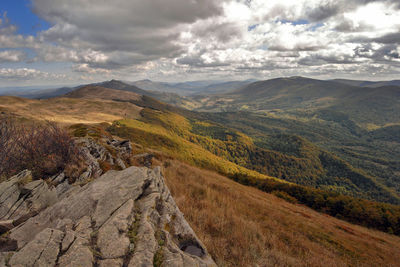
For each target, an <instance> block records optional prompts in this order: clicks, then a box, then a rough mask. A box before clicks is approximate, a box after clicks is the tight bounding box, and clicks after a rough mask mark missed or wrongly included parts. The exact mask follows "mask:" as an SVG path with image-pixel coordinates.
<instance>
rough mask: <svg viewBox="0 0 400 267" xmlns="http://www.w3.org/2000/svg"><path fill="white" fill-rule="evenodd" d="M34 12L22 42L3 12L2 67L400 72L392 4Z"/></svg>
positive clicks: (95, 4) (237, 3)
mask: <svg viewBox="0 0 400 267" xmlns="http://www.w3.org/2000/svg"><path fill="white" fill-rule="evenodd" d="M33 7H34V11H35V12H36V14H37V15H38V16H40V17H41V18H43V19H45V20H47V21H48V22H49V23H50V25H51V27H50V28H49V29H47V30H44V31H41V32H38V33H37V35H36V36H22V35H19V34H17V33H16V27H15V26H14V25H11V24H10V22H9V21H8V19H7V16H6V15H3V16H1V17H0V48H2V49H1V50H0V62H24V63H26V64H28V63H27V61H28V60H30V61H32V62H35V63H44V64H52V63H54V62H58V63H62V62H64V63H65V64H69V68H68V69H69V72H68V75H69V77H70V78H71V79H74V78H76V77H85V78H84V79H86V78H88V79H89V78H90V79H93V78H97V77H98V78H99V79H101V78H104V77H109V76H111V77H112V76H114V77H115V78H122V79H131V77H139V76H140V77H142V76H144V78H145V77H146V76H149V77H153V78H156V79H158V80H159V79H163V78H165V79H181V78H182V77H183V78H187V77H188V76H189V75H190V76H193V77H201V76H203V77H204V78H209V77H210V76H213V77H214V76H221V77H222V76H223V77H228V76H232V78H235V79H237V78H240V76H241V75H249V76H258V77H269V76H274V75H277V76H280V75H292V74H293V75H315V76H318V75H327V74H328V73H331V74H332V75H334V74H341V73H349V74H354V75H355V76H362V75H363V74H362V71H365V74H364V75H365V76H368V73H369V71H373V72H374V73H376V75H382V76H384V75H390V76H393V75H396V74H398V72H399V45H400V44H399V42H400V35H399V32H400V4H399V2H398V0H287V1H282V0H269V1H265V0H221V1H215V0H146V1H143V0H114V1H113V2H112V4H111V3H110V2H109V1H105V0H33ZM21 48H28V49H30V50H32V51H34V56H33V58H32V56H30V57H29V58H27V57H26V55H25V54H24V53H23V52H21V51H25V50H23V49H21ZM378 68H381V70H380V71H378ZM28 69H29V68H28ZM22 77H23V75H22ZM29 77H31V78H32V79H35V77H38V76H35V75H30V76H29ZM49 77H50V76H49ZM171 77H172V78H171ZM76 79H77V78H76ZM79 79H81V78H79ZM82 79H83V78H82Z"/></svg>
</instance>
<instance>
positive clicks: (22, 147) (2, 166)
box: [0, 118, 80, 179]
mask: <svg viewBox="0 0 400 267" xmlns="http://www.w3.org/2000/svg"><path fill="white" fill-rule="evenodd" d="M0 151H1V153H0V176H3V177H9V176H11V175H14V174H16V173H18V172H19V171H21V170H24V169H29V170H31V171H32V175H33V177H34V178H35V179H38V178H47V177H50V176H52V175H54V174H57V173H59V172H61V171H63V170H64V169H65V168H66V166H67V165H80V164H79V161H80V156H79V150H78V148H77V146H76V145H75V143H74V141H73V139H72V138H71V137H70V135H69V134H68V132H67V131H66V130H64V129H63V128H61V127H60V126H58V125H57V124H56V123H53V122H45V123H18V122H17V121H16V120H15V119H11V118H2V119H0Z"/></svg>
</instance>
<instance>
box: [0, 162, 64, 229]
mask: <svg viewBox="0 0 400 267" xmlns="http://www.w3.org/2000/svg"><path fill="white" fill-rule="evenodd" d="M57 200H58V197H57V191H56V189H55V188H54V187H51V186H49V185H48V184H47V183H46V182H45V181H43V180H37V181H32V174H31V172H30V171H27V170H26V171H23V172H21V173H19V174H18V175H15V176H14V177H12V178H11V179H9V180H8V181H6V182H3V183H1V184H0V234H3V233H5V232H7V231H9V230H10V229H12V228H14V227H15V226H17V225H19V224H21V223H23V222H24V221H26V220H28V219H29V218H30V217H32V216H34V215H36V214H38V213H39V212H40V211H42V210H43V209H45V208H47V207H49V206H51V205H53V204H54V203H56V202H57Z"/></svg>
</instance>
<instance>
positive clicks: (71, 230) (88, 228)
mask: <svg viewBox="0 0 400 267" xmlns="http://www.w3.org/2000/svg"><path fill="white" fill-rule="evenodd" d="M26 174H27V172H26V173H25V174H24V175H26ZM21 175H22V174H21ZM18 177H19V176H17V177H13V178H12V179H11V180H10V181H8V182H6V183H3V184H0V197H1V202H0V203H1V212H2V214H3V217H2V218H4V220H3V225H4V227H5V229H7V223H8V222H7V221H9V220H13V219H15V218H16V217H13V216H14V215H12V214H15V212H11V210H14V209H15V210H16V211H18V212H20V211H19V210H20V208H13V207H14V206H16V205H17V204H16V203H19V204H18V205H17V206H18V207H24V208H21V212H20V214H23V213H24V212H25V211H26V210H35V212H36V213H37V215H35V216H33V217H31V218H30V219H28V220H26V221H25V222H23V223H20V224H19V225H18V226H16V227H15V226H14V227H15V228H13V229H11V230H9V231H8V232H7V233H5V234H3V236H2V237H1V239H2V240H1V241H0V248H1V249H0V266H2V263H3V264H5V265H6V266H7V265H9V266H130V267H134V266H215V263H214V262H213V260H212V259H211V257H210V255H209V254H208V253H207V250H206V248H205V247H204V245H203V244H202V243H201V242H200V240H199V239H198V238H197V237H196V235H195V233H194V232H193V230H192V229H191V228H190V226H189V225H188V223H187V222H186V221H185V219H184V217H183V215H182V213H181V212H180V211H179V209H178V208H177V206H176V204H175V202H174V200H173V198H172V196H171V194H170V192H169V190H168V188H167V187H166V185H165V183H164V180H163V177H162V174H161V172H160V169H159V168H155V169H153V170H152V169H149V168H146V167H130V168H127V169H125V170H122V171H108V172H107V173H106V174H103V175H102V176H100V177H99V178H98V179H95V180H94V181H92V182H90V183H88V184H86V185H84V186H82V187H79V186H73V187H71V188H69V189H68V190H67V191H66V192H64V193H63V194H62V197H58V198H57V193H56V192H57V191H56V188H53V187H51V186H47V184H43V183H44V182H43V181H34V182H29V183H27V184H26V185H22V186H21V185H18V182H15V181H18V180H19V179H20V178H21V177H19V178H18ZM60 180H61V178H60ZM33 183H34V184H33ZM39 188H40V189H39ZM35 190H36V191H35ZM5 192H6V193H5ZM28 192H29V193H28ZM39 192H43V194H44V195H46V198H45V200H43V201H42V200H40V201H39V199H42V198H41V193H40V194H39ZM52 192H54V194H55V196H56V198H55V199H54V198H52V197H49V196H50V195H51V194H53V193H52ZM8 199H11V200H8ZM29 199H30V201H31V202H29V203H32V205H30V204H29V205H28V203H27V201H28V200H29ZM53 202H54V203H53ZM13 203H14V204H13ZM24 203H26V204H24ZM3 205H4V208H3ZM22 211H24V212H22ZM0 225H1V224H0Z"/></svg>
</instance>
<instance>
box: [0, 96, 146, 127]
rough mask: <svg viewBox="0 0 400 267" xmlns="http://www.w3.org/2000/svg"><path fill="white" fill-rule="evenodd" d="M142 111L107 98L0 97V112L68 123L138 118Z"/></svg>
mask: <svg viewBox="0 0 400 267" xmlns="http://www.w3.org/2000/svg"><path fill="white" fill-rule="evenodd" d="M140 110H141V108H140V107H138V106H136V105H134V104H131V103H128V102H115V101H112V100H104V99H79V98H52V99H45V100H30V99H24V98H19V97H9V96H1V97H0V111H3V112H7V113H12V114H17V115H19V116H23V117H26V118H31V119H40V120H50V121H56V122H61V123H67V124H72V123H101V122H112V121H115V120H119V119H123V118H125V117H129V118H138V117H140V115H139V112H140Z"/></svg>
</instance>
